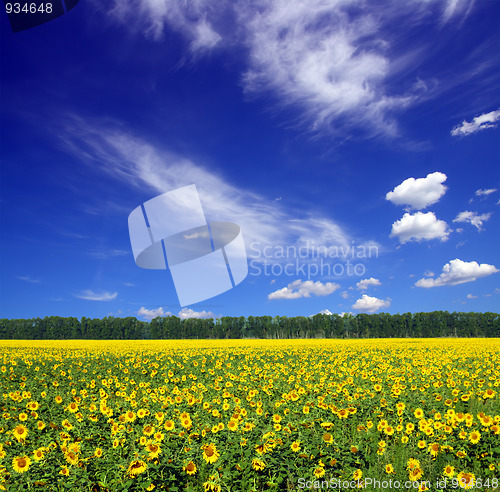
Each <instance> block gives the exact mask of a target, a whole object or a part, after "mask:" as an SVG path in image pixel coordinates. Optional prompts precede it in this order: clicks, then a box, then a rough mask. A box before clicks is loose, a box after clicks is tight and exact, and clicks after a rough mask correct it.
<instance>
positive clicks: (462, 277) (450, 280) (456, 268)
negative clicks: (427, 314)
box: [415, 258, 498, 288]
mask: <svg viewBox="0 0 500 492" xmlns="http://www.w3.org/2000/svg"><path fill="white" fill-rule="evenodd" d="M497 272H498V270H497V268H496V267H495V266H494V265H488V264H486V263H482V264H481V265H479V263H478V262H477V261H469V262H466V261H462V260H459V259H458V258H456V259H454V260H451V261H450V262H449V263H446V265H444V267H443V273H441V275H440V276H439V277H437V278H436V279H433V278H421V279H420V280H419V281H418V282H417V283H416V284H415V285H416V286H417V287H424V288H429V287H440V286H442V285H458V284H463V283H466V282H473V281H474V280H476V279H478V278H481V277H487V276H488V275H491V274H493V273H497Z"/></svg>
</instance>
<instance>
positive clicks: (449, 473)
mask: <svg viewBox="0 0 500 492" xmlns="http://www.w3.org/2000/svg"><path fill="white" fill-rule="evenodd" d="M443 475H444V476H445V477H449V478H453V475H455V467H454V466H451V465H446V466H445V467H444V470H443Z"/></svg>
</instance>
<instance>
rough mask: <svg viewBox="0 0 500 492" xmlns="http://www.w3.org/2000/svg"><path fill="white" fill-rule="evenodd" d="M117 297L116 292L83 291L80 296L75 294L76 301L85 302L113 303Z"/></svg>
mask: <svg viewBox="0 0 500 492" xmlns="http://www.w3.org/2000/svg"><path fill="white" fill-rule="evenodd" d="M117 296H118V293H117V292H94V291H93V290H84V291H82V292H81V293H80V294H75V297H78V299H85V300H86V301H113V300H114V299H116V297H117Z"/></svg>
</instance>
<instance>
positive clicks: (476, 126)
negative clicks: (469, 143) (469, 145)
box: [451, 109, 500, 137]
mask: <svg viewBox="0 0 500 492" xmlns="http://www.w3.org/2000/svg"><path fill="white" fill-rule="evenodd" d="M498 120H500V109H497V110H496V111H491V112H490V113H483V114H481V115H479V116H476V117H475V118H473V120H472V121H471V122H470V123H469V122H467V121H466V120H464V121H463V122H462V123H461V124H460V125H457V126H456V127H455V128H453V130H451V134H452V135H453V136H454V137H465V136H467V135H472V134H473V133H477V132H480V131H482V130H486V129H487V128H495V127H496V126H497V125H496V122H497V121H498Z"/></svg>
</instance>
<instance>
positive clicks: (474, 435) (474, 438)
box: [469, 431, 481, 444]
mask: <svg viewBox="0 0 500 492" xmlns="http://www.w3.org/2000/svg"><path fill="white" fill-rule="evenodd" d="M480 439H481V433H480V432H479V431H472V432H471V433H470V434H469V441H470V442H471V443H472V444H477V443H478V442H479V440H480Z"/></svg>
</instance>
